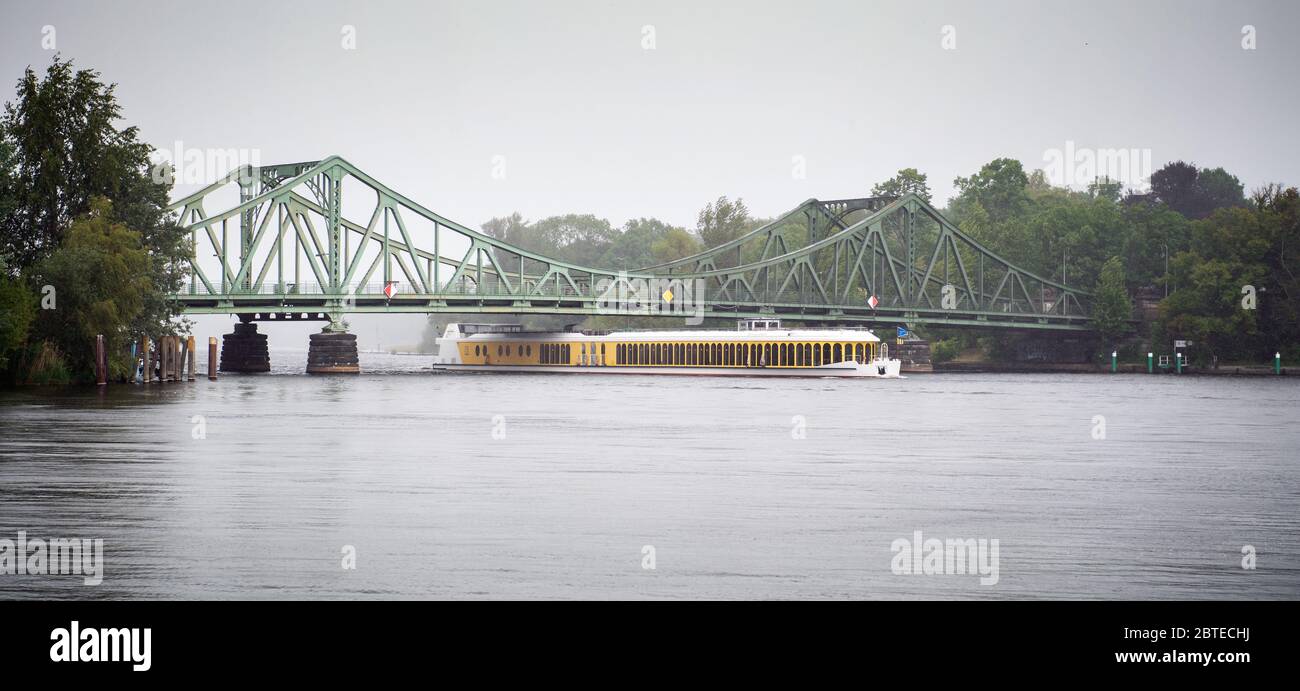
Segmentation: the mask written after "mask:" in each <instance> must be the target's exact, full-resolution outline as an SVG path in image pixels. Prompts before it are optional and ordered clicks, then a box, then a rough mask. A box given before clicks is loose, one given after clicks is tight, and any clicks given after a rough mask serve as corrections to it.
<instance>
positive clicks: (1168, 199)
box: [1151, 161, 1245, 219]
mask: <svg viewBox="0 0 1300 691" xmlns="http://www.w3.org/2000/svg"><path fill="white" fill-rule="evenodd" d="M1151 194H1152V196H1153V197H1154V198H1155V199H1156V200H1157V201H1159V202H1162V203H1164V204H1165V205H1166V206H1168V207H1169V208H1171V209H1173V210H1174V211H1177V212H1178V213H1180V214H1182V215H1184V216H1186V217H1187V218H1191V219H1202V218H1206V217H1207V216H1209V215H1210V214H1211V213H1214V210H1215V209H1221V208H1224V207H1230V206H1242V205H1244V203H1245V197H1244V196H1243V194H1242V184H1241V181H1240V180H1238V179H1237V178H1236V176H1234V175H1231V174H1230V173H1228V172H1227V171H1226V170H1224V169H1223V168H1214V169H1210V168H1201V169H1198V168H1197V167H1196V164H1194V163H1186V162H1184V161H1173V162H1171V163H1168V164H1166V165H1165V166H1164V167H1163V168H1161V169H1160V170H1157V171H1156V172H1154V173H1152V174H1151Z"/></svg>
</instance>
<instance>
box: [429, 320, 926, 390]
mask: <svg viewBox="0 0 1300 691" xmlns="http://www.w3.org/2000/svg"><path fill="white" fill-rule="evenodd" d="M737 326H738V328H737V329H736V330H735V331H721V330H693V329H685V330H680V331H621V332H620V331H616V332H609V333H586V332H581V331H558V332H535V331H534V332H528V331H523V330H522V329H521V328H520V327H519V326H518V325H512V324H448V325H447V329H446V331H445V332H444V333H443V335H442V338H439V339H438V341H437V345H438V355H437V357H435V358H434V365H433V367H434V369H441V370H455V371H469V372H564V373H572V374H577V373H597V372H599V373H609V374H696V375H711V376H760V377H898V376H899V369H900V368H901V363H900V362H899V361H898V360H897V359H890V358H889V346H888V344H885V343H882V342H881V340H880V339H879V338H877V337H876V335H875V334H873V333H871V332H870V331H868V330H866V329H787V328H783V327H782V326H781V322H780V321H779V320H776V319H742V320H740V322H739V324H738V325H737Z"/></svg>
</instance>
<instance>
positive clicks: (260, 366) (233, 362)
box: [221, 318, 271, 372]
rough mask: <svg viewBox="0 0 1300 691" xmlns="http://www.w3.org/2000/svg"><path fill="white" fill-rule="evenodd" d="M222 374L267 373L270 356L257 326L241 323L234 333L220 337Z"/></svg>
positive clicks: (263, 337)
mask: <svg viewBox="0 0 1300 691" xmlns="http://www.w3.org/2000/svg"><path fill="white" fill-rule="evenodd" d="M221 371H222V372H269V371H271V354H270V352H268V351H267V348H266V334H263V333H258V332H257V324H254V323H253V322H252V321H244V320H242V318H241V321H240V322H239V323H238V324H235V331H234V333H228V334H225V335H223V336H222V337H221Z"/></svg>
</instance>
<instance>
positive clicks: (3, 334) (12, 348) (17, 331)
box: [0, 257, 36, 371]
mask: <svg viewBox="0 0 1300 691" xmlns="http://www.w3.org/2000/svg"><path fill="white" fill-rule="evenodd" d="M7 274H8V270H7V269H6V266H5V261H4V257H0V371H4V370H6V369H7V368H8V367H9V365H10V362H9V360H10V357H11V354H12V353H14V352H17V351H18V349H19V348H20V347H21V346H22V345H23V343H25V342H26V340H27V332H28V330H29V329H30V328H31V325H32V320H33V319H34V318H35V317H36V296H35V295H33V294H32V293H31V291H29V290H27V287H26V286H25V285H23V283H22V281H19V280H17V279H14V278H11V277H9V276H8V275H7Z"/></svg>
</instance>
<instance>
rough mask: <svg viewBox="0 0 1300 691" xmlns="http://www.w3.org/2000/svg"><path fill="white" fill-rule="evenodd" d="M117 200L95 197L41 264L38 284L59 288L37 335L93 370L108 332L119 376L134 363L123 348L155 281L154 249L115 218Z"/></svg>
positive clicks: (75, 368)
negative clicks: (96, 348)
mask: <svg viewBox="0 0 1300 691" xmlns="http://www.w3.org/2000/svg"><path fill="white" fill-rule="evenodd" d="M112 216H113V214H112V203H111V202H109V201H108V200H107V199H105V198H103V197H96V198H95V199H93V200H92V201H91V208H90V211H89V212H88V213H86V214H85V215H83V216H81V217H80V218H78V219H77V220H76V221H74V222H73V223H72V224H71V226H70V227H69V228H68V230H67V233H66V234H65V237H64V239H63V241H62V243H61V244H60V245H59V248H58V249H57V250H55V251H54V252H53V253H52V254H51V255H50V256H49V257H47V258H45V259H44V260H43V261H41V263H40V264H39V265H38V266H37V267H36V269H35V279H36V281H37V282H38V283H41V284H44V285H50V286H53V287H54V289H55V296H56V302H55V309H51V310H41V318H40V319H38V320H37V322H36V326H35V329H34V335H35V336H37V337H38V338H41V339H44V340H45V341H46V342H48V343H50V344H53V345H54V346H55V347H56V349H57V350H58V352H60V353H61V355H62V356H63V358H64V361H65V362H66V363H67V364H68V365H69V367H70V369H71V371H72V372H74V373H77V374H79V375H80V376H81V377H88V376H89V374H90V372H91V371H93V367H94V365H93V363H94V359H93V357H92V345H93V344H94V342H95V336H96V335H98V334H103V336H104V340H105V345H106V347H107V349H108V352H109V353H110V355H111V356H112V362H111V364H112V370H113V374H114V375H115V376H120V375H124V374H126V372H128V371H129V367H130V364H129V363H127V362H126V361H125V360H124V359H123V357H122V353H124V352H125V350H126V347H127V346H128V344H129V343H130V342H131V340H133V332H132V331H131V329H130V324H132V323H134V322H135V320H136V318H137V317H138V316H139V314H140V313H141V312H142V311H144V310H145V309H146V302H147V297H148V294H149V293H150V292H151V291H152V289H153V285H152V281H151V280H150V278H149V265H150V257H149V250H148V248H146V247H145V245H144V243H143V242H142V239H141V236H140V233H137V232H135V231H133V230H131V229H129V228H127V227H126V225H125V224H123V223H121V222H119V221H115V220H113V218H112Z"/></svg>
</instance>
